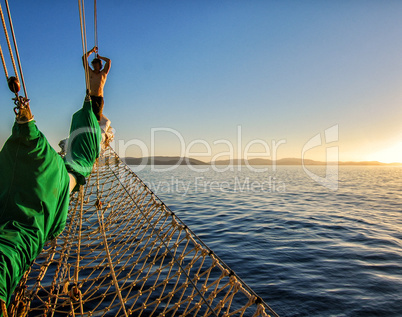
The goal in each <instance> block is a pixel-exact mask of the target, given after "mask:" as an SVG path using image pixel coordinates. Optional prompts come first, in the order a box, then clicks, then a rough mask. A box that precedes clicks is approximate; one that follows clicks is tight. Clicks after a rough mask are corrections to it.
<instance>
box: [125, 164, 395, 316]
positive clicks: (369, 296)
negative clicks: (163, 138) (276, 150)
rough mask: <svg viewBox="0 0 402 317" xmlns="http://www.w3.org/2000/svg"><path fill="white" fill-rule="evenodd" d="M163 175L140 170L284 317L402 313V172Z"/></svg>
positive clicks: (178, 171)
mask: <svg viewBox="0 0 402 317" xmlns="http://www.w3.org/2000/svg"><path fill="white" fill-rule="evenodd" d="M132 168H133V169H134V170H135V168H134V167H132ZM204 168H205V167H204ZM155 169H159V170H155ZM161 169H166V166H156V167H154V168H151V167H149V166H147V167H146V168H144V169H143V170H138V171H136V173H137V174H138V175H139V176H140V177H141V178H142V179H143V181H144V182H145V183H146V184H148V186H149V187H150V188H151V189H152V190H153V191H154V192H155V193H156V194H157V195H158V196H159V197H160V198H161V199H162V200H163V201H164V202H165V203H166V205H168V206H169V207H170V208H171V209H172V210H173V211H174V212H175V213H176V214H177V216H178V217H179V218H181V219H182V220H183V221H184V222H185V223H186V224H187V225H188V226H189V227H190V228H191V229H192V230H193V231H194V232H195V233H196V234H197V235H198V236H199V237H200V238H201V239H202V240H203V241H204V242H205V243H206V244H207V245H208V246H209V247H210V248H211V249H213V250H214V252H215V253H216V254H217V255H218V256H219V257H220V258H221V259H223V260H224V261H225V262H226V263H227V264H228V265H229V266H230V267H231V268H232V269H233V270H234V271H235V272H236V273H237V274H238V275H239V276H240V277H241V278H242V279H243V280H244V281H245V282H246V283H247V284H248V285H249V286H250V287H251V288H253V290H254V291H255V292H256V293H257V294H258V295H260V296H261V297H262V298H263V299H264V301H265V302H266V303H267V304H268V305H270V306H271V307H272V308H273V309H274V310H275V311H276V312H277V313H278V314H279V315H280V316H289V317H290V316H292V317H296V316H365V317H368V316H387V317H391V316H402V168H401V167H378V166H373V167H367V166H357V167H356V166H353V167H352V166H341V167H340V168H339V172H338V176H337V178H338V180H337V183H336V184H337V185H338V189H337V190H333V189H329V188H327V187H325V186H324V185H323V183H320V182H319V183H318V182H317V181H315V180H313V179H312V178H311V174H314V175H318V176H320V177H324V176H325V173H326V170H325V166H315V167H314V166H312V167H309V170H310V176H309V175H308V174H307V173H306V172H305V171H303V169H302V168H301V167H300V166H277V167H276V171H273V169H272V167H270V168H269V169H268V170H267V171H264V172H256V171H252V170H250V169H248V168H247V167H245V166H243V167H241V170H240V171H239V170H237V168H236V169H235V170H233V171H231V170H226V171H214V170H212V168H209V170H208V171H204V172H200V171H193V170H191V169H190V168H189V167H187V166H180V167H176V168H173V169H171V170H168V171H163V170H162V171H161ZM335 176H336V175H335ZM334 180H336V177H335V178H333V179H332V181H334Z"/></svg>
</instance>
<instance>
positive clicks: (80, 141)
mask: <svg viewBox="0 0 402 317" xmlns="http://www.w3.org/2000/svg"><path fill="white" fill-rule="evenodd" d="M101 140H102V134H101V129H100V127H99V123H98V120H97V119H96V117H95V114H94V113H93V111H92V104H91V101H85V102H84V105H83V106H82V108H81V109H80V110H78V111H77V112H76V113H75V114H74V115H73V119H72V121H71V128H70V136H69V139H68V146H67V154H66V156H65V157H64V162H65V164H66V167H67V170H68V171H69V172H71V173H73V174H74V175H75V176H76V178H77V183H78V184H79V185H83V184H85V177H87V176H89V174H91V172H92V167H93V165H94V163H95V160H96V159H97V157H98V156H99V152H100V142H101Z"/></svg>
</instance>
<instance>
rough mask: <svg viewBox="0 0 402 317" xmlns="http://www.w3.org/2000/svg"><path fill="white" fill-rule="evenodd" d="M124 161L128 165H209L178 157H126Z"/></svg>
mask: <svg viewBox="0 0 402 317" xmlns="http://www.w3.org/2000/svg"><path fill="white" fill-rule="evenodd" d="M123 161H124V162H126V164H127V165H140V164H145V165H151V164H153V165H177V164H179V165H208V163H204V162H202V161H200V160H196V159H193V158H188V157H184V158H181V157H178V156H154V157H142V158H141V157H140V158H138V157H125V158H123Z"/></svg>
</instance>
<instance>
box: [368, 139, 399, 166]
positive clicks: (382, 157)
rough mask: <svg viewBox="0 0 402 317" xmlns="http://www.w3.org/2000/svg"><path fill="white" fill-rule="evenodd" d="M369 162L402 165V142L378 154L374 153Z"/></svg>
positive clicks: (369, 157)
mask: <svg viewBox="0 0 402 317" xmlns="http://www.w3.org/2000/svg"><path fill="white" fill-rule="evenodd" d="M367 160H368V161H379V162H382V163H402V142H399V143H397V144H395V145H393V146H391V147H388V148H385V149H382V150H379V151H377V152H373V153H372V154H370V155H369V156H368V158H367Z"/></svg>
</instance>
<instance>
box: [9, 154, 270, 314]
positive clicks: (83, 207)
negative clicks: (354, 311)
mask: <svg viewBox="0 0 402 317" xmlns="http://www.w3.org/2000/svg"><path fill="white" fill-rule="evenodd" d="M14 295H15V297H14V301H13V302H12V303H11V305H10V307H9V312H10V315H11V316H15V315H17V311H20V312H21V311H29V316H38V315H41V316H64V315H65V316H66V315H70V316H75V315H80V316H129V315H133V316H268V314H267V312H269V313H270V314H272V315H273V316H277V315H276V314H275V312H274V311H273V310H272V309H271V308H270V307H269V306H268V305H266V304H265V302H264V301H263V300H262V299H261V298H259V297H258V296H256V294H255V293H254V292H253V291H252V290H251V289H250V288H249V287H248V286H247V285H246V284H245V283H244V282H243V281H242V280H241V279H240V278H239V277H238V276H237V275H236V274H235V273H234V272H232V271H231V270H230V268H229V267H228V266H227V265H226V264H225V263H223V262H222V261H221V260H220V259H219V258H218V257H217V256H216V255H215V254H214V253H213V252H212V251H211V250H210V249H209V248H208V247H207V246H206V245H205V244H204V243H203V242H202V241H201V240H200V239H199V238H198V237H197V236H196V235H195V234H194V233H193V232H192V231H191V230H190V229H189V228H188V227H187V226H186V225H185V224H184V223H183V222H182V221H181V220H180V219H179V218H178V217H177V216H176V215H175V214H174V213H173V212H172V211H171V210H170V209H169V208H168V207H167V206H166V205H165V204H164V203H163V202H162V201H161V200H159V198H158V197H157V196H156V195H155V194H154V193H152V191H151V190H150V189H149V188H148V187H147V186H146V185H145V184H144V183H143V182H142V181H141V179H139V178H138V176H137V175H136V174H135V173H134V172H132V171H131V169H130V168H129V167H128V166H127V165H125V164H124V163H123V162H122V161H121V160H120V158H119V157H118V156H117V154H116V153H115V152H114V151H113V150H112V149H111V148H108V149H106V150H105V151H104V152H103V154H102V155H101V157H100V158H99V160H98V162H97V164H95V166H94V170H93V172H92V174H91V176H90V177H89V179H88V182H87V184H86V185H85V187H83V186H82V189H81V191H80V192H77V193H73V194H71V200H70V210H69V216H68V220H67V225H66V228H65V230H64V231H63V233H62V234H61V235H59V236H58V237H57V238H56V239H55V240H53V241H51V242H49V243H47V245H45V247H44V249H43V252H42V253H41V254H40V255H39V256H38V258H37V259H36V260H35V261H34V263H33V264H32V266H31V268H30V270H29V271H28V272H27V273H26V274H25V276H24V277H23V279H22V280H21V282H20V285H19V286H18V287H17V289H16V291H15V293H14Z"/></svg>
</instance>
